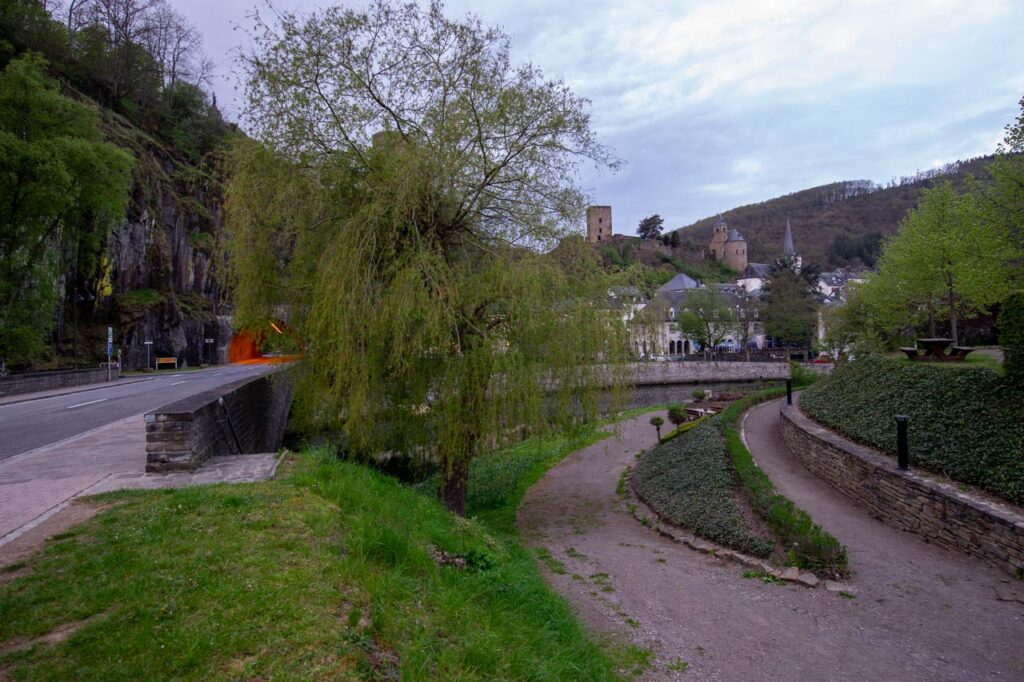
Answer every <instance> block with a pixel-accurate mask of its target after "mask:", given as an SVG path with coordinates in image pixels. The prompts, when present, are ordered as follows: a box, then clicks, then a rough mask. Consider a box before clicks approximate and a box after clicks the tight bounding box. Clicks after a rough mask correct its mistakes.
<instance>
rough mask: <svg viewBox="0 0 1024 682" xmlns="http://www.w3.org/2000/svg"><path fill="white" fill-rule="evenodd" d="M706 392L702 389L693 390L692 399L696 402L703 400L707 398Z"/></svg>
mask: <svg viewBox="0 0 1024 682" xmlns="http://www.w3.org/2000/svg"><path fill="white" fill-rule="evenodd" d="M707 395H708V394H707V392H706V391H705V390H704V389H703V388H695V389H693V397H694V398H696V399H697V400H704V398H706V397H707Z"/></svg>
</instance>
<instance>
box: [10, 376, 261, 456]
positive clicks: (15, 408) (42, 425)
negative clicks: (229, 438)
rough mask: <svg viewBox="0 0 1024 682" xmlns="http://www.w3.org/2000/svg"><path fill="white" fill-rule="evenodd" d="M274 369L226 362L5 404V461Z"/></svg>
mask: <svg viewBox="0 0 1024 682" xmlns="http://www.w3.org/2000/svg"><path fill="white" fill-rule="evenodd" d="M273 369H275V367H274V366H273V365H222V366H219V367H211V368H210V369H205V370H194V371H190V372H176V373H173V374H171V373H168V374H159V375H155V376H154V377H153V378H151V379H146V380H145V381H139V382H135V383H130V384H125V385H120V386H110V387H106V388H97V389H94V390H90V391H79V392H77V393H67V394H64V395H55V396H51V397H48V398H40V399H38V400H29V401H26V402H20V403H9V404H6V405H0V461H3V460H5V459H7V458H9V457H13V456H14V455H17V454H20V453H22V452H27V451H29V450H34V449H36V448H39V447H42V446H44V445H49V444H50V443H55V442H57V441H60V440H64V439H65V438H70V437H71V436H75V435H77V434H79V433H82V432H83V431H89V430H91V429H95V428H96V427H98V426H103V425H104V424H109V423H111V422H115V421H118V420H119V419H124V418H125V417H131V416H132V415H136V414H142V413H144V412H149V411H151V410H155V409H157V408H159V407H162V406H164V405H166V404H168V403H172V402H174V401H176V400H181V399H182V398H187V397H188V396H190V395H192V394H194V393H200V392H202V391H206V390H209V389H211V388H215V387H217V386H221V385H223V384H228V383H231V382H233V381H238V380H239V379H244V378H245V377H255V376H258V375H260V374H264V373H266V372H268V371H271V370H273Z"/></svg>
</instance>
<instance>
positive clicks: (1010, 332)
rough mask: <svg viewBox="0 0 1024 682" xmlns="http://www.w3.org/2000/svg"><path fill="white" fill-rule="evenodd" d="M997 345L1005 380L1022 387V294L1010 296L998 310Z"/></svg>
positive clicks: (1023, 321)
mask: <svg viewBox="0 0 1024 682" xmlns="http://www.w3.org/2000/svg"><path fill="white" fill-rule="evenodd" d="M999 345H1000V347H1002V349H1003V355H1004V358H1005V359H1004V361H1003V368H1004V370H1005V371H1006V380H1007V381H1008V382H1010V383H1013V384H1016V385H1018V386H1024V292H1020V291H1018V292H1016V293H1014V294H1011V295H1010V296H1008V297H1007V298H1006V300H1005V301H1003V304H1002V306H1001V308H1000V310H999Z"/></svg>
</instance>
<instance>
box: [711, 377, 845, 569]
mask: <svg viewBox="0 0 1024 682" xmlns="http://www.w3.org/2000/svg"><path fill="white" fill-rule="evenodd" d="M785 393H786V391H785V389H768V390H767V391H762V392H760V393H755V394H754V395H751V396H747V397H746V398H744V399H743V400H737V401H736V402H735V403H733V404H732V405H730V406H729V407H728V409H726V410H725V411H723V412H722V414H721V415H719V416H718V417H717V418H716V420H715V421H716V424H717V426H718V427H719V428H720V429H721V430H722V432H723V433H724V434H725V438H726V443H727V445H728V448H729V454H730V455H731V457H732V465H733V468H734V469H735V471H736V477H737V478H738V479H739V482H740V485H741V486H742V487H743V489H744V491H745V492H746V494H747V499H749V500H750V503H751V505H752V506H753V507H754V509H755V510H756V511H757V513H758V514H759V515H760V516H761V518H763V519H764V520H765V521H766V522H767V523H768V526H769V527H770V528H771V529H772V532H773V533H775V534H776V535H777V536H778V537H779V539H780V541H781V542H782V544H783V545H784V546H785V547H786V548H787V550H786V559H787V562H788V563H789V564H790V565H795V566H799V567H801V568H805V569H807V570H810V571H813V572H814V573H816V574H818V575H820V576H823V577H826V578H832V577H843V576H846V575H848V574H849V572H850V571H849V564H848V561H847V556H846V547H844V546H843V545H842V544H841V543H840V542H839V541H838V540H836V539H835V538H834V537H833V536H832V535H830V534H829V533H827V532H825V531H824V530H822V528H821V526H819V525H817V524H816V523H814V521H813V520H812V519H811V516H810V514H808V513H807V512H805V511H804V510H802V509H800V508H799V507H797V506H796V505H795V504H793V503H792V502H791V501H790V500H789V499H788V498H786V497H783V496H782V495H779V494H778V493H777V492H776V491H775V486H774V485H772V482H771V479H769V478H768V476H767V475H765V473H764V472H763V471H762V470H761V468H760V467H758V466H757V464H756V463H755V462H754V458H753V456H752V455H751V454H750V451H749V450H748V449H747V446H746V445H744V444H743V439H742V438H740V433H739V428H738V422H739V417H740V415H741V414H743V412H744V411H746V410H747V409H748V408H750V407H753V406H754V405H755V404H757V403H759V402H762V401H764V400H768V399H770V398H775V397H778V396H780V395H785Z"/></svg>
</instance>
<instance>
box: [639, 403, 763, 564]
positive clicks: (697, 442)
mask: <svg viewBox="0 0 1024 682" xmlns="http://www.w3.org/2000/svg"><path fill="white" fill-rule="evenodd" d="M728 461H729V455H728V451H727V450H726V448H725V444H724V443H723V442H722V437H721V434H720V433H719V431H718V429H717V428H715V426H714V425H713V424H712V423H711V422H710V421H708V420H704V421H703V423H701V424H699V425H697V426H695V427H694V428H692V430H690V432H689V433H687V434H685V435H684V436H683V437H681V438H677V439H675V440H673V441H671V442H669V443H663V444H661V445H657V446H655V447H654V448H653V449H651V450H649V451H648V452H647V453H645V454H644V455H643V457H641V458H640V461H639V462H637V465H636V468H634V470H633V482H634V484H635V485H636V489H637V492H638V493H639V494H640V497H641V498H643V500H644V501H645V502H647V504H649V505H650V506H651V507H652V508H653V509H654V511H656V512H657V513H658V515H659V516H661V517H662V518H664V519H665V520H667V521H669V522H671V523H673V524H676V525H679V526H685V527H686V528H690V529H691V530H693V531H694V532H695V533H697V534H699V535H701V536H703V537H705V538H707V539H709V540H713V541H715V542H718V543H721V544H723V545H728V546H729V547H732V548H734V549H737V550H739V551H741V552H745V553H747V554H752V555H754V556H758V557H763V558H764V557H767V556H768V555H770V554H771V552H772V549H773V547H774V545H773V543H772V541H771V540H768V539H765V538H762V537H758V536H757V535H754V534H753V533H751V532H750V531H749V530H748V529H747V527H746V523H745V522H744V519H743V514H742V512H741V511H740V508H739V507H738V506H737V504H736V501H735V500H734V499H733V478H732V472H731V471H730V470H729V465H728Z"/></svg>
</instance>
